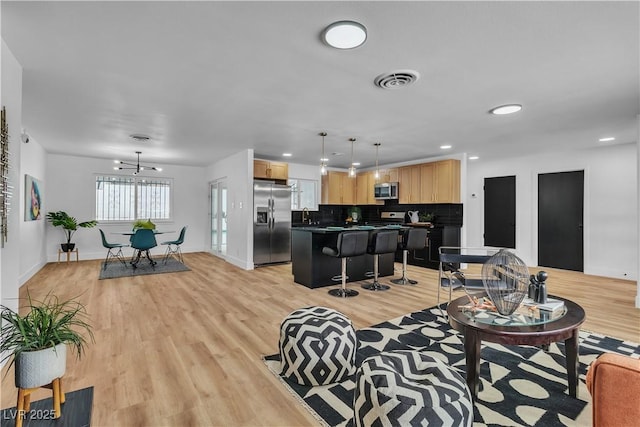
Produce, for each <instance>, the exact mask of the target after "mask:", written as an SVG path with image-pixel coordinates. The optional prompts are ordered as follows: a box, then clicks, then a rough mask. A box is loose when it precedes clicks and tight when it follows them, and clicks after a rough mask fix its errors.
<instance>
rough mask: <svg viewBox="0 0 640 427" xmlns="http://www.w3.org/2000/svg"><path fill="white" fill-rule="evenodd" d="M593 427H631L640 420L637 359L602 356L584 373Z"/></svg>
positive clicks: (605, 354) (609, 355) (639, 378)
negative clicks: (590, 403) (589, 397)
mask: <svg viewBox="0 0 640 427" xmlns="http://www.w3.org/2000/svg"><path fill="white" fill-rule="evenodd" d="M586 382H587V389H588V390H589V393H591V397H592V401H593V402H592V406H591V407H592V417H593V426H594V427H627V426H628V427H631V426H637V425H638V422H639V421H638V420H640V359H634V358H632V357H629V356H624V355H621V354H615V353H604V354H601V355H600V356H599V357H598V358H597V359H596V360H594V361H593V363H591V366H589V370H588V371H587V377H586Z"/></svg>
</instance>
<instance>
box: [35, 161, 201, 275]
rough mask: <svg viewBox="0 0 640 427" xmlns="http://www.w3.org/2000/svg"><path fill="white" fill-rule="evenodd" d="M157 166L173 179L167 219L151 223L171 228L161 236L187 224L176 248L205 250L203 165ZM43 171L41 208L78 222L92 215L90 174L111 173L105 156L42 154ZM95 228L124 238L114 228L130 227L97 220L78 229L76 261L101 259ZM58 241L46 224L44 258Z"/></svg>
mask: <svg viewBox="0 0 640 427" xmlns="http://www.w3.org/2000/svg"><path fill="white" fill-rule="evenodd" d="M161 166H162V172H160V175H159V176H162V177H166V178H173V220H172V221H166V222H165V221H154V222H155V223H156V224H157V227H158V229H159V230H170V231H175V234H167V236H166V237H167V240H172V239H174V238H176V237H177V236H178V234H177V233H178V232H179V231H180V229H181V228H182V226H184V225H187V226H188V227H189V228H188V230H187V234H186V237H185V241H184V244H183V245H182V251H183V252H199V251H203V250H206V249H205V248H206V239H207V234H208V233H209V230H208V224H207V215H206V213H207V209H208V207H207V184H206V180H205V168H203V167H189V166H177V165H161ZM46 170H47V173H46V178H45V181H46V183H47V185H46V191H47V193H46V195H45V198H46V207H47V209H46V211H47V212H50V211H58V210H63V211H66V212H67V213H68V214H69V215H71V216H73V217H76V218H77V219H78V221H79V222H82V221H87V220H91V219H93V218H95V174H105V175H114V174H117V171H114V170H113V162H112V161H111V160H108V159H97V158H89V157H77V156H66V155H60V154H47V156H46ZM123 175H126V174H123ZM98 228H101V229H103V230H104V232H105V235H106V237H107V239H108V240H109V241H114V242H123V243H128V238H127V237H125V236H121V235H118V234H114V233H117V232H118V231H127V230H131V222H120V223H113V224H107V223H101V224H98V227H96V228H90V229H85V228H80V229H78V231H77V232H76V233H75V234H74V237H73V239H72V240H73V243H76V245H77V247H78V249H79V252H80V259H81V260H83V259H100V258H104V256H105V254H106V250H105V249H104V248H103V247H102V241H101V239H100V233H99V232H98ZM158 240H159V241H161V240H163V239H160V238H159V239H158ZM63 242H64V234H63V232H62V230H61V229H60V228H59V227H58V228H55V227H52V226H51V224H47V226H46V246H45V249H46V253H47V258H48V260H49V261H50V262H52V261H56V260H57V257H58V255H57V254H58V248H59V247H60V243H63ZM164 249H165V248H164V247H161V246H160V245H158V247H157V248H154V249H152V251H151V253H152V255H161V254H162V253H163V251H164Z"/></svg>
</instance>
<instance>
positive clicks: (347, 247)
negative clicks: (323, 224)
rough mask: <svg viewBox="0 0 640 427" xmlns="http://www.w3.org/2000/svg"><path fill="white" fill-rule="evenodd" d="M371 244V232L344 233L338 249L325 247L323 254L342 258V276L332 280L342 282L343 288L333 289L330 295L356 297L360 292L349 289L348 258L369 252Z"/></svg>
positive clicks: (341, 235) (340, 236) (337, 244)
mask: <svg viewBox="0 0 640 427" xmlns="http://www.w3.org/2000/svg"><path fill="white" fill-rule="evenodd" d="M368 242H369V232H368V231H364V230H359V231H343V232H341V233H340V234H338V240H337V242H336V247H335V248H332V247H328V246H325V247H324V248H322V253H323V254H325V255H329V256H332V257H336V258H342V274H340V275H339V276H334V277H332V280H342V287H341V288H339V289H331V290H330V291H329V295H333V296H334V297H343V298H347V297H355V296H356V295H358V291H355V290H353V289H347V278H348V276H347V258H349V257H354V256H360V255H364V254H365V253H366V252H367V244H368Z"/></svg>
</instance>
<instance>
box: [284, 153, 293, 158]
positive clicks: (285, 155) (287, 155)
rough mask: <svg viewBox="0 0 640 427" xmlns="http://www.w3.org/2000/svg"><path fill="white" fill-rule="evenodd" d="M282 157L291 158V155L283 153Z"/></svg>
mask: <svg viewBox="0 0 640 427" xmlns="http://www.w3.org/2000/svg"><path fill="white" fill-rule="evenodd" d="M282 157H291V153H282Z"/></svg>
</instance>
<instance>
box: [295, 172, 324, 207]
mask: <svg viewBox="0 0 640 427" xmlns="http://www.w3.org/2000/svg"><path fill="white" fill-rule="evenodd" d="M289 185H290V186H291V210H294V211H296V210H297V211H299V210H302V209H303V208H308V209H309V210H312V211H316V210H318V198H317V197H318V181H316V180H312V179H295V178H294V179H289Z"/></svg>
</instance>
